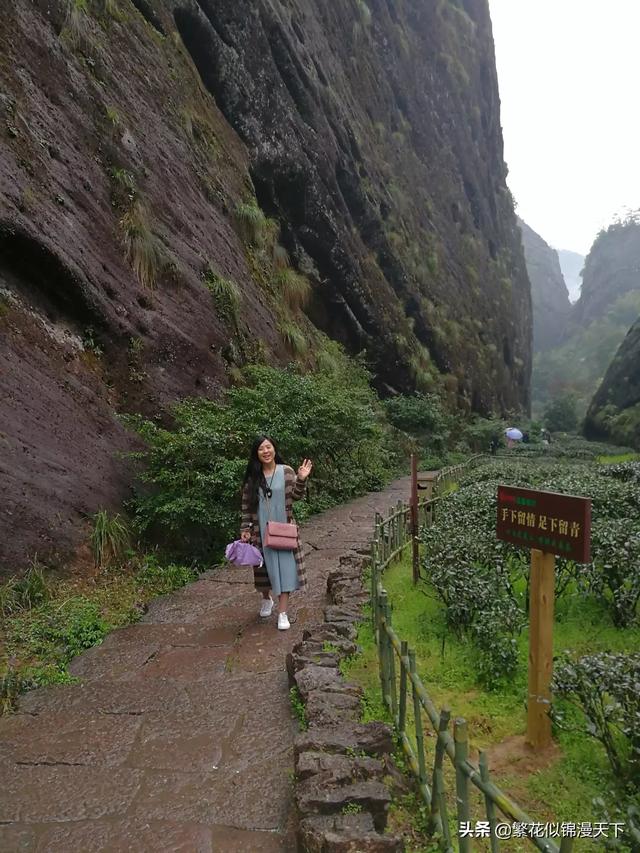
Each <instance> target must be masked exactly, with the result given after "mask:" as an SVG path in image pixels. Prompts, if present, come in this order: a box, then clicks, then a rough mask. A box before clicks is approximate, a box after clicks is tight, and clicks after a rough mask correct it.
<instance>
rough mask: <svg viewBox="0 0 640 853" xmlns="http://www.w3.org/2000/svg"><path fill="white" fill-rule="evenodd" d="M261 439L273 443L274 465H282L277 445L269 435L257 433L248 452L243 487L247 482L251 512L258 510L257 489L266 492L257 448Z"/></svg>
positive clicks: (282, 460) (282, 461) (265, 483)
mask: <svg viewBox="0 0 640 853" xmlns="http://www.w3.org/2000/svg"><path fill="white" fill-rule="evenodd" d="M263 441H270V442H271V444H273V449H274V461H275V463H276V465H284V459H282V457H281V456H280V453H279V452H278V445H277V444H276V443H275V441H274V440H273V439H272V438H271V436H269V435H259V436H257V437H256V439H255V441H254V442H253V444H252V445H251V452H250V453H249V462H248V463H247V470H246V471H245V475H244V482H243V487H244V486H246V485H247V483H248V484H249V509H250V510H251V512H257V510H258V502H259V500H260V497H259V491H260V489H262V493H263V494H265V495H266V493H267V481H266V479H265V476H264V473H263V471H262V462H261V461H260V460H259V459H258V448H259V447H260V445H261V444H262V442H263Z"/></svg>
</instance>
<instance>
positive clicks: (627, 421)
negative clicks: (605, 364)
mask: <svg viewBox="0 0 640 853" xmlns="http://www.w3.org/2000/svg"><path fill="white" fill-rule="evenodd" d="M584 429H585V434H586V435H587V437H589V438H598V439H603V438H604V439H609V440H611V441H615V442H616V443H617V444H621V445H630V446H631V447H636V448H638V449H640V320H638V321H637V322H636V323H634V325H633V326H632V327H631V330H630V331H629V334H628V335H627V336H626V338H625V339H624V341H623V342H622V344H621V346H620V349H619V350H618V352H617V353H616V356H615V358H614V359H613V361H612V362H611V365H610V366H609V369H608V370H607V372H606V374H605V377H604V380H603V381H602V384H601V385H600V387H599V389H598V391H597V392H596V394H595V396H594V398H593V400H592V402H591V405H590V406H589V411H588V412H587V417H586V419H585V426H584Z"/></svg>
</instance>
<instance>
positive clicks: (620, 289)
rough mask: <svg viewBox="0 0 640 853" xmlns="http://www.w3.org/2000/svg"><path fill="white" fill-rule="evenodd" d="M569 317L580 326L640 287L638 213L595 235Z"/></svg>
mask: <svg viewBox="0 0 640 853" xmlns="http://www.w3.org/2000/svg"><path fill="white" fill-rule="evenodd" d="M582 282H583V283H582V292H581V294H580V299H578V301H577V302H576V304H575V308H574V311H573V316H572V320H573V322H574V323H575V324H576V325H577V326H582V327H583V328H584V327H586V326H588V325H589V324H590V323H592V322H593V321H594V320H598V319H600V318H601V317H603V316H604V315H605V314H606V313H607V310H608V309H610V308H611V307H612V306H614V305H615V304H616V303H617V302H618V301H619V300H620V299H621V298H623V297H624V296H626V294H628V293H633V292H637V291H639V290H640V217H630V218H629V219H628V220H626V221H624V222H619V223H614V224H613V225H610V226H609V228H607V230H606V231H602V232H601V233H600V234H599V235H598V236H597V238H596V240H595V242H594V244H593V246H592V247H591V250H590V252H589V254H588V255H587V259H586V261H585V264H584V271H583V274H582Z"/></svg>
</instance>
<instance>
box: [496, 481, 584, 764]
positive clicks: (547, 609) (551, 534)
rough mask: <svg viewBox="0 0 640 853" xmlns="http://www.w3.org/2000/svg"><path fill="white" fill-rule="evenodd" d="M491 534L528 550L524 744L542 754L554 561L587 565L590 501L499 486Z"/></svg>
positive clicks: (546, 733)
mask: <svg viewBox="0 0 640 853" xmlns="http://www.w3.org/2000/svg"><path fill="white" fill-rule="evenodd" d="M496 533H497V536H498V539H503V540H505V541H506V542H511V543H513V544H514V545H518V546H519V547H521V548H522V547H525V548H526V547H529V548H531V574H530V577H529V691H528V693H529V695H528V699H527V743H528V744H529V745H530V746H532V747H533V748H534V749H544V748H546V747H547V746H549V745H550V744H551V718H550V717H549V708H550V704H551V676H552V674H553V607H554V582H555V577H554V575H555V562H556V559H555V555H556V554H558V555H560V556H561V557H567V558H568V559H570V560H575V561H576V562H578V563H588V562H589V560H590V559H591V554H590V544H591V500H590V499H589V498H581V497H575V496H574V495H561V494H557V493H555V492H538V491H536V490H534V489H520V488H514V487H511V486H498V519H497V529H496Z"/></svg>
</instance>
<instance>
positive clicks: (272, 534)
mask: <svg viewBox="0 0 640 853" xmlns="http://www.w3.org/2000/svg"><path fill="white" fill-rule="evenodd" d="M266 497H267V514H268V515H271V504H270V502H269V496H268V495H267V496H266ZM262 544H263V545H264V546H265V548H273V550H274V551H295V550H296V548H297V547H298V526H297V525H296V524H290V523H288V522H284V521H271V520H269V521H267V529H266V530H265V536H264V542H263V543H262Z"/></svg>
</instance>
